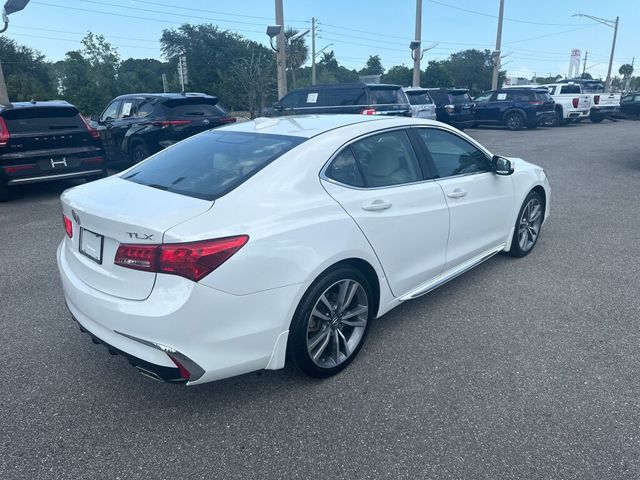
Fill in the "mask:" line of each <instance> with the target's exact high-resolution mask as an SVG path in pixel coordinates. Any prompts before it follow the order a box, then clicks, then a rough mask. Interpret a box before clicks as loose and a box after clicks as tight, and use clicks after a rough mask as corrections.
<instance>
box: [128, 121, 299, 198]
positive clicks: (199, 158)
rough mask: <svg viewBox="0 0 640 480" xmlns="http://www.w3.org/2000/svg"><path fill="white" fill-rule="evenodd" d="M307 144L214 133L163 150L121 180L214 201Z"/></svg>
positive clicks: (272, 137) (263, 136)
mask: <svg viewBox="0 0 640 480" xmlns="http://www.w3.org/2000/svg"><path fill="white" fill-rule="evenodd" d="M303 141H304V138H301V137H292V136H286V135H268V134H262V133H249V132H226V131H216V130H209V131H207V132H205V133H202V134H200V135H196V136H194V137H191V138H189V139H187V140H184V141H182V142H180V143H177V144H176V145H174V146H173V147H171V148H169V149H167V150H162V151H161V152H159V153H157V154H156V155H154V156H153V157H151V158H149V159H148V160H146V161H145V162H142V163H141V164H139V165H138V166H136V167H134V168H132V169H131V170H129V171H127V173H126V174H125V175H123V177H122V178H124V179H125V180H129V181H131V182H135V183H140V184H142V185H148V186H150V187H154V188H158V189H160V190H166V191H169V192H174V193H179V194H182V195H187V196H189V197H194V198H201V199H203V200H215V199H216V198H219V197H221V196H223V195H225V194H226V193H228V192H230V191H231V190H233V189H234V188H236V187H237V186H239V185H241V184H242V183H244V182H245V181H246V180H247V179H248V178H249V177H251V176H252V175H254V174H255V173H257V172H258V171H259V170H260V169H262V168H263V167H265V166H266V165H268V164H269V163H271V162H272V161H274V160H275V159H276V158H278V157H280V156H281V155H283V154H284V153H286V152H288V151H289V150H291V149H292V148H294V147H295V146H296V145H299V144H300V143H302V142H303Z"/></svg>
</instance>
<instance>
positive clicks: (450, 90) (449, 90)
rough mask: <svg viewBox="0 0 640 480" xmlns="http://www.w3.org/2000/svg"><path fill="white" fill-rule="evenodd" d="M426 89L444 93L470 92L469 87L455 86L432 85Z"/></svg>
mask: <svg viewBox="0 0 640 480" xmlns="http://www.w3.org/2000/svg"><path fill="white" fill-rule="evenodd" d="M425 90H427V91H429V92H442V93H468V92H469V89H468V88H455V87H451V88H449V87H435V88H433V87H430V88H425Z"/></svg>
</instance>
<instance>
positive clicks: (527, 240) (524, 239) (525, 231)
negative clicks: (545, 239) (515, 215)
mask: <svg viewBox="0 0 640 480" xmlns="http://www.w3.org/2000/svg"><path fill="white" fill-rule="evenodd" d="M541 226H542V203H541V202H540V200H538V199H537V198H532V199H531V200H529V202H528V203H527V205H526V206H525V207H524V209H523V210H522V216H521V217H520V221H519V222H518V245H520V248H521V249H522V251H523V252H528V251H529V250H531V249H532V248H533V246H534V245H535V244H536V241H537V240H538V235H539V234H540V227H541Z"/></svg>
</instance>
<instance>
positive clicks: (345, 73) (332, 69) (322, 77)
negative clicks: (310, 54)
mask: <svg viewBox="0 0 640 480" xmlns="http://www.w3.org/2000/svg"><path fill="white" fill-rule="evenodd" d="M304 70H305V72H304V73H305V79H307V78H308V83H311V67H307V68H305V69H304ZM307 75H308V77H307ZM317 76H318V83H347V82H357V81H358V72H356V71H355V70H349V69H348V68H346V67H343V66H342V65H340V64H339V63H338V60H337V59H336V55H335V53H334V52H333V50H331V51H329V52H322V58H321V59H320V61H319V62H318V64H317ZM308 83H307V84H308Z"/></svg>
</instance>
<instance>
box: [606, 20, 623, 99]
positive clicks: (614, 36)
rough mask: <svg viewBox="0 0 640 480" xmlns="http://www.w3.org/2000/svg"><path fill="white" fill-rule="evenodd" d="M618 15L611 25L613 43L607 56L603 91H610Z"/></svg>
mask: <svg viewBox="0 0 640 480" xmlns="http://www.w3.org/2000/svg"><path fill="white" fill-rule="evenodd" d="M619 20H620V17H616V22H615V26H614V27H613V43H612V44H611V56H610V57H609V69H608V70H607V81H606V83H605V87H604V91H605V92H610V91H611V68H612V67H613V54H614V53H615V51H616V37H617V36H618V22H619Z"/></svg>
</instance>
